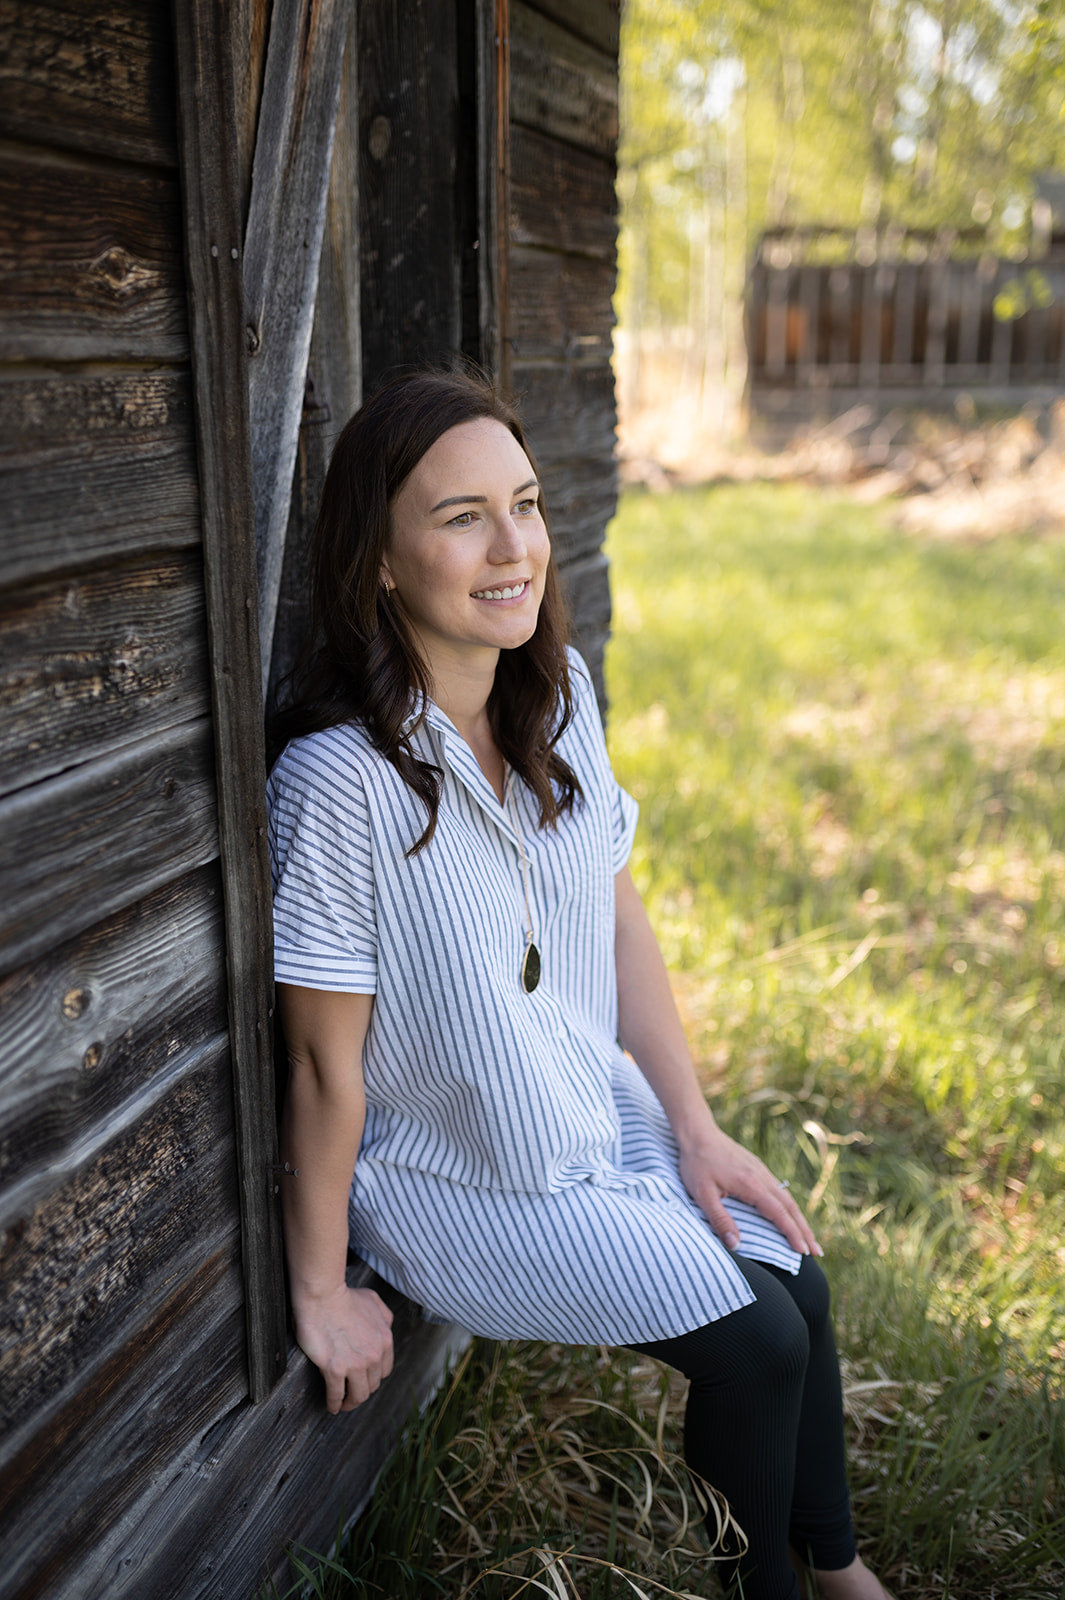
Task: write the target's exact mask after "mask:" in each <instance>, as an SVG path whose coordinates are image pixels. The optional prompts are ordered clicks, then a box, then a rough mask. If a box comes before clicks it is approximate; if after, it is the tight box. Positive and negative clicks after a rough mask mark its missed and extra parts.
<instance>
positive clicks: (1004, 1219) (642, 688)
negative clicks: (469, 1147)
mask: <svg viewBox="0 0 1065 1600" xmlns="http://www.w3.org/2000/svg"><path fill="white" fill-rule="evenodd" d="M611 555H612V559H613V562H614V574H615V594H616V630H617V631H616V635H615V639H614V642H613V644H612V646H611V650H610V657H609V684H610V690H611V695H612V699H613V712H612V718H611V729H610V732H611V749H612V752H613V756H614V762H615V767H616V769H617V771H618V775H619V777H620V778H621V780H622V782H623V783H625V784H626V786H627V787H628V788H629V789H630V790H631V791H632V792H633V793H634V794H635V795H636V796H637V798H638V799H639V800H640V802H641V808H642V815H641V828H640V833H639V836H638V841H637V847H636V853H635V858H634V863H633V865H634V871H635V873H636V876H637V880H638V882H639V884H640V887H641V888H642V890H643V891H644V893H645V895H646V898H647V902H648V905H649V908H650V910H651V914H652V917H653V919H654V921H655V923H656V926H657V927H658V930H659V934H660V937H661V938H662V942H663V945H664V947H665V950H666V954H667V959H668V960H669V962H670V964H671V967H672V968H673V969H674V971H675V972H676V974H677V978H678V991H679V993H680V996H681V999H682V1004H683V1006H684V1009H685V1012H686V1015H687V1019H688V1022H689V1031H690V1034H691V1037H692V1042H693V1045H694V1046H695V1049H696V1053H697V1057H698V1060H699V1064H700V1069H701V1072H702V1075H703V1078H704V1081H705V1083H706V1085H707V1088H708V1091H709V1093H710V1094H711V1097H712V1099H713V1101H714V1104H715V1106H716V1107H717V1109H718V1111H719V1115H720V1117H721V1120H722V1121H723V1122H724V1123H725V1124H726V1125H728V1126H729V1127H730V1128H731V1129H732V1130H733V1131H735V1132H737V1133H738V1134H739V1135H741V1136H742V1137H745V1138H747V1139H749V1140H750V1141H751V1142H753V1143H754V1144H756V1145H757V1146H759V1148H760V1149H761V1150H762V1151H763V1152H764V1153H766V1154H768V1155H769V1156H770V1157H771V1159H772V1160H773V1161H774V1162H775V1163H776V1165H777V1167H778V1168H779V1169H780V1170H781V1171H785V1170H786V1171H787V1172H789V1173H790V1175H791V1176H792V1178H793V1181H794V1182H795V1184H796V1188H797V1189H798V1188H799V1187H800V1186H803V1187H805V1189H806V1191H807V1192H808V1193H810V1194H812V1196H813V1202H814V1209H815V1214H816V1217H817V1223H818V1227H819V1229H820V1231H821V1233H822V1237H823V1242H824V1243H825V1244H826V1249H827V1264H828V1265H829V1268H830V1270H831V1272H832V1275H833V1279H834V1282H835V1284H836V1290H837V1305H838V1312H837V1314H838V1319H839V1324H840V1335H841V1347H842V1351H843V1356H844V1361H845V1364H846V1368H847V1375H848V1379H849V1381H850V1383H851V1384H852V1385H853V1386H854V1387H853V1388H852V1396H851V1404H852V1411H853V1413H854V1421H855V1440H854V1444H855V1449H854V1458H855V1480H856V1482H855V1488H856V1500H857V1504H858V1512H859V1517H860V1529H861V1532H862V1535H863V1548H864V1549H865V1551H866V1553H867V1554H868V1555H869V1557H870V1558H871V1559H873V1560H875V1561H876V1562H877V1563H878V1565H880V1566H881V1568H882V1569H885V1570H887V1571H889V1572H890V1573H891V1574H892V1576H893V1577H894V1579H895V1582H896V1585H897V1587H898V1588H899V1590H900V1593H915V1594H917V1593H920V1594H928V1595H944V1596H945V1595H948V1594H949V1595H951V1596H954V1597H958V1596H965V1595H971V1596H973V1600H975V1597H976V1596H983V1595H989V1594H991V1593H995V1594H1018V1595H1025V1596H1037V1595H1047V1596H1051V1595H1053V1596H1055V1597H1056V1596H1058V1595H1060V1594H1061V1593H1062V1592H1065V1497H1063V1494H1062V1475H1063V1469H1065V1437H1063V1428H1065V1401H1063V1388H1065V1384H1063V1379H1062V1368H1063V1365H1065V1137H1063V1119H1062V1077H1063V1074H1062V1065H1063V1061H1062V1057H1063V1042H1065V922H1063V903H1065V627H1063V625H1062V623H1063V618H1062V601H1063V597H1065V542H1059V541H1046V540H1043V541H1040V540H1035V539H1024V538H1010V539H997V540H992V541H989V542H986V543H983V544H979V545H974V544H957V543H951V544H948V543H940V542H935V541H918V540H916V539H913V538H909V539H903V538H901V537H900V536H899V535H898V534H897V533H895V532H894V531H893V530H892V529H891V528H890V527H889V525H888V524H887V522H886V520H884V519H883V518H882V516H881V515H880V514H878V513H876V512H872V511H870V510H868V509H866V508H862V507H859V506H856V505H854V504H852V503H849V502H847V501H842V500H833V499H831V498H830V497H827V496H825V495H823V494H819V493H816V492H813V491H810V490H806V489H801V488H797V487H786V488H781V487H758V488H754V489H751V488H744V489H738V488H721V489H715V490H710V491H707V490H704V491H692V492H689V493H678V494H673V495H670V496H663V497H652V496H648V495H632V496H629V497H628V498H627V499H626V501H625V502H624V504H623V506H622V509H621V513H620V515H619V517H618V519H617V521H616V524H615V527H614V531H613V536H612V541H611ZM868 1385H877V1386H878V1387H868Z"/></svg>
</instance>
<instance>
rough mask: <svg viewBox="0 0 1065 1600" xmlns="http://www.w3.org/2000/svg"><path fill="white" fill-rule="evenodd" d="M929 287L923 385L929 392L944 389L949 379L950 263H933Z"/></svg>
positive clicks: (931, 262)
mask: <svg viewBox="0 0 1065 1600" xmlns="http://www.w3.org/2000/svg"><path fill="white" fill-rule="evenodd" d="M927 283H928V320H927V322H926V324H925V344H924V373H923V379H922V381H923V382H924V384H925V385H926V387H928V388H931V389H941V388H942V387H943V383H944V380H945V376H946V361H947V319H948V316H949V311H950V299H951V288H952V284H951V275H950V264H949V262H946V261H930V262H929V264H928V275H927Z"/></svg>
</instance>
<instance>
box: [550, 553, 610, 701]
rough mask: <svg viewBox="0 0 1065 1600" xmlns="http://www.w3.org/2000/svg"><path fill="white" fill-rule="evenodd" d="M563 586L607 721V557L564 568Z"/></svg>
mask: <svg viewBox="0 0 1065 1600" xmlns="http://www.w3.org/2000/svg"><path fill="white" fill-rule="evenodd" d="M562 582H563V585H564V586H565V590H566V598H567V600H568V602H569V607H570V613H571V615H572V616H573V618H574V623H575V627H574V634H573V642H574V644H575V645H576V646H577V648H578V650H579V651H580V652H581V655H582V656H583V657H584V659H585V661H587V663H588V666H589V668H590V669H591V674H592V681H593V683H594V684H595V691H596V695H597V697H598V699H599V709H600V712H601V713H602V715H603V716H604V718H605V716H606V712H607V697H606V684H605V681H604V677H603V657H604V654H605V651H606V645H607V640H608V639H609V638H610V617H611V605H610V568H609V563H608V562H607V558H606V556H605V555H604V554H603V552H602V551H601V550H598V551H596V552H595V553H594V554H592V555H589V556H586V557H584V558H583V559H582V560H580V561H576V562H573V563H571V564H570V565H567V566H563V568H562Z"/></svg>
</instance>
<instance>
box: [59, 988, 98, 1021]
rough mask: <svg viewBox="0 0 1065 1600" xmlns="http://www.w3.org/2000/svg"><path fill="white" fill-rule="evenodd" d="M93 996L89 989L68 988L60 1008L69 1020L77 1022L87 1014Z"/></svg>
mask: <svg viewBox="0 0 1065 1600" xmlns="http://www.w3.org/2000/svg"><path fill="white" fill-rule="evenodd" d="M91 999H92V996H91V995H90V994H89V991H88V989H68V990H67V992H66V994H65V995H64V996H63V999H62V1001H61V1002H60V1008H61V1010H62V1012H63V1015H64V1016H65V1017H66V1019H67V1021H68V1022H76V1021H77V1019H78V1018H79V1017H81V1016H84V1015H85V1012H86V1011H88V1009H89V1001H90V1000H91Z"/></svg>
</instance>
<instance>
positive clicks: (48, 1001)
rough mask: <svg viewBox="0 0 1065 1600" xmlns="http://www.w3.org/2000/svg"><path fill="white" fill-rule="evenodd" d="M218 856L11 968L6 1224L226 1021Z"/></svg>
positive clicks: (1, 1082) (2, 1021)
mask: <svg viewBox="0 0 1065 1600" xmlns="http://www.w3.org/2000/svg"><path fill="white" fill-rule="evenodd" d="M223 949H224V928H223V923H222V890H221V882H220V879H219V875H218V870H217V865H216V864H212V865H211V866H209V867H202V868H200V869H199V870H198V871H196V872H193V873H190V874H189V875H188V877H185V878H180V879H178V880H177V881H176V882H175V883H171V884H166V885H165V886H164V887H163V888H161V889H157V890H156V891H155V892H154V893H153V894H150V895H148V896H147V897H146V899H144V900H142V901H139V902H138V903H137V904H136V905H133V906H129V907H127V908H126V909H125V910H123V911H121V912H119V913H117V914H116V915H115V916H114V917H109V918H108V919H107V920H106V921H105V922H103V923H100V924H98V925H97V926H96V927H94V928H91V929H89V931H88V932H87V933H84V934H82V935H81V936H80V937H78V938H76V939H72V940H68V941H67V942H66V943H65V944H62V945H60V946H59V947H58V948H57V949H55V950H50V951H49V952H48V954H47V955H46V956H44V957H43V959H41V960H39V961H36V962H34V963H33V964H32V965H31V966H29V967H24V968H22V970H21V971H19V972H15V973H12V974H10V975H9V976H8V977H7V978H4V979H0V1096H2V1099H3V1104H4V1123H3V1130H2V1133H0V1168H2V1170H3V1172H4V1189H3V1192H2V1194H0V1228H4V1227H7V1226H9V1225H11V1224H12V1223H13V1222H15V1221H16V1220H17V1219H18V1217H20V1216H22V1215H24V1214H25V1213H26V1211H27V1210H28V1209H29V1208H30V1207H31V1206H33V1205H35V1204H36V1203H37V1202H38V1200H40V1199H41V1198H42V1197H43V1196H45V1195H47V1194H50V1193H52V1191H53V1190H55V1189H56V1188H57V1187H58V1186H59V1185H61V1184H62V1183H64V1182H66V1181H67V1179H68V1178H69V1177H71V1176H72V1175H73V1173H74V1172H75V1171H76V1170H77V1169H78V1168H79V1167H80V1166H83V1165H84V1164H85V1163H86V1162H87V1161H89V1160H91V1159H93V1158H94V1157H95V1156H96V1154H97V1153H98V1152H99V1151H100V1150H101V1149H102V1148H103V1147H104V1145H106V1144H107V1143H109V1142H110V1140H112V1139H113V1138H115V1137H116V1135H117V1134H118V1133H119V1132H120V1131H122V1130H123V1129H125V1128H126V1127H128V1126H129V1125H130V1124H131V1122H133V1121H135V1120H136V1119H137V1118H138V1117H139V1116H141V1115H143V1113H144V1111H145V1110H146V1109H147V1108H148V1107H149V1106H150V1105H151V1104H152V1103H153V1102H154V1101H155V1100H156V1099H158V1098H159V1097H160V1096H161V1095H163V1094H166V1093H168V1092H169V1090H170V1089H171V1088H172V1086H173V1084H174V1083H175V1082H176V1080H177V1079H178V1078H179V1077H182V1076H183V1075H184V1074H185V1073H187V1072H188V1071H189V1070H190V1064H191V1063H192V1062H193V1061H194V1059H195V1057H196V1054H197V1052H198V1051H199V1050H201V1049H202V1047H203V1044H204V1041H205V1040H215V1039H217V1038H218V1036H219V1035H220V1034H221V1033H223V1032H224V1030H225V1025H226V992H225V972H224V966H223V959H222V958H223Z"/></svg>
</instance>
